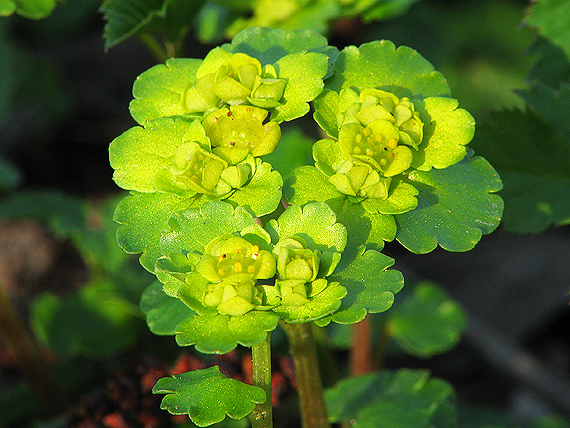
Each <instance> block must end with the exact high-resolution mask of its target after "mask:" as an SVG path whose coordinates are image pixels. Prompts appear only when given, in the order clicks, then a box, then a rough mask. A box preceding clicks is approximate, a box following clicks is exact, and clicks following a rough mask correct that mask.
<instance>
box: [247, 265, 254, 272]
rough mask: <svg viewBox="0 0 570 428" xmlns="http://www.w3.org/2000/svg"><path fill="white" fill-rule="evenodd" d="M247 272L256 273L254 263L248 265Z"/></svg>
mask: <svg viewBox="0 0 570 428" xmlns="http://www.w3.org/2000/svg"><path fill="white" fill-rule="evenodd" d="M247 272H248V273H254V272H255V266H254V265H249V266H248V267H247Z"/></svg>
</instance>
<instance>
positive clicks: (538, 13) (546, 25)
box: [525, 0, 570, 57]
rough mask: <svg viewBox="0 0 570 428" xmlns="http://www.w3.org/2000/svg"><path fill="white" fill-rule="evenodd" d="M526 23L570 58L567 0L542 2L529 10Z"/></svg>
mask: <svg viewBox="0 0 570 428" xmlns="http://www.w3.org/2000/svg"><path fill="white" fill-rule="evenodd" d="M525 22H526V23H527V24H529V25H531V26H534V27H538V29H539V31H540V33H541V35H542V36H543V37H546V38H548V39H550V40H551V41H552V42H553V43H554V44H556V45H558V46H560V47H561V48H562V49H564V51H565V52H566V55H567V56H568V57H570V4H569V3H568V2H567V1H565V0H540V1H538V2H534V3H533V5H532V7H531V8H530V9H529V13H528V15H527V17H526V18H525Z"/></svg>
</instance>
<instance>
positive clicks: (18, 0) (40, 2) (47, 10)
mask: <svg viewBox="0 0 570 428" xmlns="http://www.w3.org/2000/svg"><path fill="white" fill-rule="evenodd" d="M56 5H57V0H2V1H0V16H8V15H11V14H13V13H14V12H16V13H17V14H18V15H22V16H23V17H25V18H28V19H42V18H45V17H47V16H49V15H50V14H51V12H52V11H53V9H54V8H55V6H56Z"/></svg>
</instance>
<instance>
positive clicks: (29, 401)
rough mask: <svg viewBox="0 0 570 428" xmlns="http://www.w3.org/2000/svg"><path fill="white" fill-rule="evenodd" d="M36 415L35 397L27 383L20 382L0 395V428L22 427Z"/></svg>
mask: <svg viewBox="0 0 570 428" xmlns="http://www.w3.org/2000/svg"><path fill="white" fill-rule="evenodd" d="M38 415H39V403H38V401H37V396H36V394H35V393H34V391H32V389H31V388H30V386H29V385H28V384H27V383H25V382H23V381H22V382H21V383H20V384H17V385H15V386H12V387H11V388H10V389H9V390H8V391H6V392H4V393H3V394H2V395H0V428H10V427H15V426H22V424H24V423H25V421H26V420H29V418H30V416H38Z"/></svg>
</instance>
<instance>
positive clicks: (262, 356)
mask: <svg viewBox="0 0 570 428" xmlns="http://www.w3.org/2000/svg"><path fill="white" fill-rule="evenodd" d="M270 342H271V333H267V337H266V338H265V340H264V341H263V342H261V343H260V344H259V345H255V346H253V347H252V348H251V358H252V362H253V386H258V387H260V388H261V389H263V390H264V391H265V396H266V397H267V398H266V400H265V403H262V404H258V405H257V406H255V409H254V410H253V412H251V414H250V415H249V421H250V422H251V427H252V428H272V427H273V407H272V400H271V396H272V391H271V343H270Z"/></svg>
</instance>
